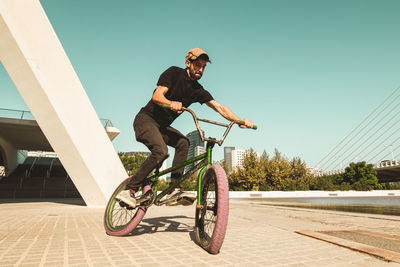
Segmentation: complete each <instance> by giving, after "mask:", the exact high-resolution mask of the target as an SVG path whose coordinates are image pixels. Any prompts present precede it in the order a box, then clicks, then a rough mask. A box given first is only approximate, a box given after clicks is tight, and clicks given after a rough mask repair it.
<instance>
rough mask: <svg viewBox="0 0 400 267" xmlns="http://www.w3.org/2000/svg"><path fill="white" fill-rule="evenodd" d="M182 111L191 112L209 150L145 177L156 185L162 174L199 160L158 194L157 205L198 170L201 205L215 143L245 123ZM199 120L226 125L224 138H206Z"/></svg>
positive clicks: (198, 191) (155, 201) (198, 196)
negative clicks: (226, 122) (203, 182)
mask: <svg viewBox="0 0 400 267" xmlns="http://www.w3.org/2000/svg"><path fill="white" fill-rule="evenodd" d="M163 107H164V108H170V106H169V105H163ZM182 111H187V112H189V113H190V114H191V115H192V117H193V120H194V123H195V125H196V128H197V131H198V133H199V136H200V139H201V140H202V141H203V142H204V141H206V142H207V151H206V152H205V153H204V154H201V155H199V156H197V157H194V158H191V159H189V160H187V161H185V162H182V163H180V164H178V165H176V166H173V167H171V168H168V169H166V170H164V171H161V172H158V171H156V173H155V174H154V175H151V176H149V177H147V178H146V179H145V181H147V182H150V183H152V184H153V185H154V186H156V185H157V183H158V179H159V177H160V176H162V175H165V174H167V173H170V172H172V171H175V170H177V169H180V168H184V167H185V166H187V165H189V164H192V163H195V162H197V161H199V162H198V163H196V165H195V166H193V167H192V168H190V170H188V171H187V172H186V173H185V174H183V175H182V177H180V178H179V179H177V180H176V181H174V183H172V184H171V185H170V186H169V187H168V188H167V189H165V190H164V191H162V192H161V193H160V194H158V195H157V196H156V198H155V200H154V204H156V205H162V204H163V201H161V199H162V198H163V197H164V196H165V195H166V194H168V193H170V192H172V191H173V190H174V188H175V187H177V186H178V185H180V184H181V183H182V182H183V181H184V180H186V179H188V178H189V177H190V176H191V175H192V174H193V173H195V172H196V171H198V170H200V172H199V175H198V178H197V205H198V207H199V206H200V203H201V195H202V194H201V181H202V178H203V175H204V173H205V171H206V170H207V168H208V167H209V166H210V165H211V164H212V149H213V147H214V145H215V144H218V145H219V146H221V145H222V143H223V142H224V140H225V138H226V136H227V135H228V133H229V131H230V129H231V128H232V126H233V125H234V124H235V123H236V124H238V125H244V121H235V122H231V123H229V124H224V123H220V122H215V121H210V120H206V119H201V118H198V117H197V116H196V115H195V114H194V112H193V111H192V110H190V109H188V108H184V107H183V108H182ZM199 121H202V122H206V123H210V124H214V125H218V126H222V127H225V128H226V130H225V132H224V134H223V136H222V138H221V139H220V140H216V139H215V138H206V137H204V136H203V132H202V130H201V129H200V126H199ZM253 129H257V126H255V125H254V126H253Z"/></svg>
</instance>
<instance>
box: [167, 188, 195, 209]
mask: <svg viewBox="0 0 400 267" xmlns="http://www.w3.org/2000/svg"><path fill="white" fill-rule="evenodd" d="M196 198H197V196H196V195H195V194H193V193H189V192H183V191H182V190H181V189H180V188H175V189H174V191H172V192H171V193H169V194H168V195H167V196H166V201H165V203H166V205H167V206H177V205H183V206H189V205H192V204H193V202H194V201H195V200H196Z"/></svg>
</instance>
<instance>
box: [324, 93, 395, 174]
mask: <svg viewBox="0 0 400 267" xmlns="http://www.w3.org/2000/svg"><path fill="white" fill-rule="evenodd" d="M399 89H400V87H397V88H396V89H395V90H394V91H393V92H392V93H391V94H390V95H389V96H388V97H387V98H386V99H385V100H384V101H383V102H382V103H381V104H380V105H379V106H378V107H377V108H375V109H374V110H373V111H372V112H371V113H370V114H369V115H368V116H367V117H366V118H365V119H364V120H363V121H362V122H361V123H360V124H359V125H358V126H357V127H356V128H355V129H354V130H352V131H351V133H350V134H348V135H347V136H346V137H345V138H344V139H343V140H342V141H341V142H340V143H339V144H338V145H337V146H336V147H335V148H334V149H333V150H331V152H329V153H328V155H329V154H331V153H332V152H333V151H335V150H336V149H337V148H338V147H339V146H340V145H341V144H342V143H343V142H344V141H345V140H346V139H347V138H348V137H349V136H351V135H352V134H353V133H354V132H355V131H356V130H357V129H358V128H360V126H361V125H362V124H363V123H364V122H365V121H366V120H367V119H368V118H369V117H371V115H372V114H374V113H375V112H376V111H377V110H379V108H380V107H382V105H383V104H384V103H385V102H386V101H387V100H388V99H389V98H390V97H391V96H392V95H393V94H394V93H395V92H397V90H399ZM399 96H400V95H397V96H396V97H395V98H393V99H392V101H391V102H390V103H389V104H387V105H386V106H385V107H384V108H383V109H382V110H381V111H379V112H378V113H377V114H376V115H375V116H374V117H373V118H372V119H371V120H370V121H369V122H368V123H367V124H366V125H365V126H363V128H361V129H360V130H359V131H358V132H357V133H356V134H355V135H354V136H353V137H351V138H350V139H349V140H348V141H347V142H346V143H345V144H344V145H342V146H341V147H340V148H339V149H338V150H337V151H336V153H335V154H333V155H332V156H331V157H330V158H329V159H327V160H325V161H323V164H322V165H319V164H320V163H318V165H317V166H320V167H319V168H325V169H327V168H329V167H330V166H331V165H332V164H333V163H332V162H335V159H336V158H337V155H338V154H339V153H340V152H341V151H342V150H343V149H344V148H345V147H346V146H347V145H348V144H349V143H350V142H352V141H353V140H354V139H355V138H356V137H357V136H358V135H359V134H360V133H361V132H362V131H364V129H365V128H367V127H368V126H369V125H370V124H371V123H372V122H373V121H374V120H375V119H376V118H377V117H378V116H379V115H380V114H381V113H383V112H384V111H385V110H386V109H387V108H388V107H389V106H391V105H392V103H393V102H394V101H395V100H396V99H397V98H398V97H399ZM398 105H399V104H397V106H398ZM388 114H389V113H388ZM326 157H327V156H325V157H324V159H325V158H326ZM324 159H323V160H324ZM321 161H322V160H321ZM321 161H320V162H321ZM329 163H330V164H329ZM326 165H328V166H327V167H326Z"/></svg>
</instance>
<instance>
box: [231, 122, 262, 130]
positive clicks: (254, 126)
mask: <svg viewBox="0 0 400 267" xmlns="http://www.w3.org/2000/svg"><path fill="white" fill-rule="evenodd" d="M236 123H237V124H239V125H244V121H238V122H236ZM257 128H258V127H257V125H253V128H251V129H253V130H257Z"/></svg>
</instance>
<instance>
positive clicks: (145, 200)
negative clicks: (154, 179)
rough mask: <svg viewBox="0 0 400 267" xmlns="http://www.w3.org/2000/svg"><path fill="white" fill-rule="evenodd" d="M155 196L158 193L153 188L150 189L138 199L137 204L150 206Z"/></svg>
mask: <svg viewBox="0 0 400 267" xmlns="http://www.w3.org/2000/svg"><path fill="white" fill-rule="evenodd" d="M155 198H156V195H155V194H154V192H153V190H149V191H147V192H146V193H145V194H144V195H143V196H141V197H139V199H137V200H136V206H141V207H149V206H150V205H151V204H153V202H154V199H155Z"/></svg>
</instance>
